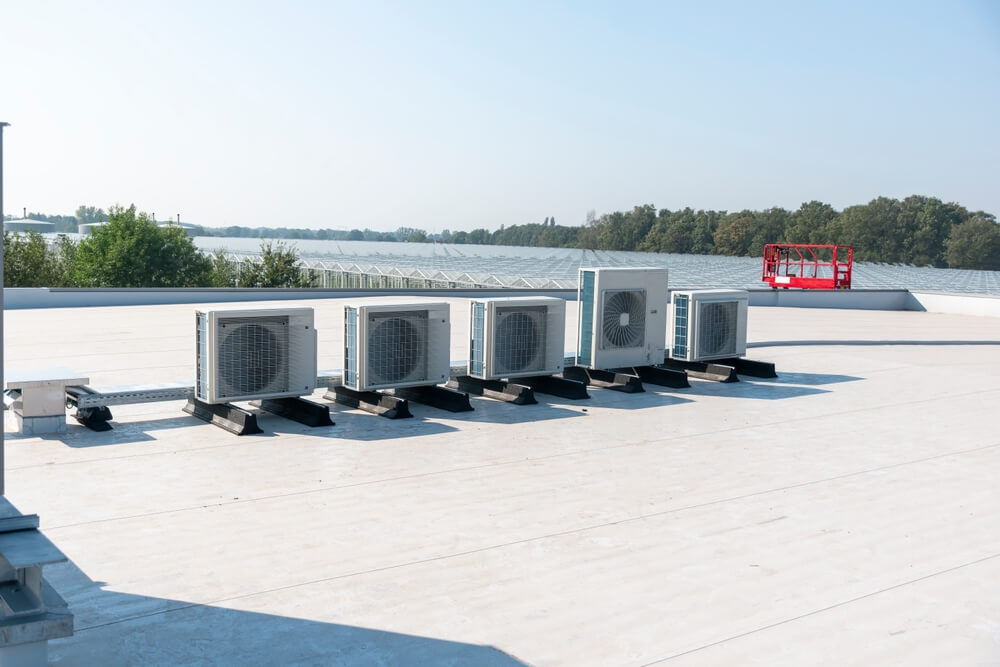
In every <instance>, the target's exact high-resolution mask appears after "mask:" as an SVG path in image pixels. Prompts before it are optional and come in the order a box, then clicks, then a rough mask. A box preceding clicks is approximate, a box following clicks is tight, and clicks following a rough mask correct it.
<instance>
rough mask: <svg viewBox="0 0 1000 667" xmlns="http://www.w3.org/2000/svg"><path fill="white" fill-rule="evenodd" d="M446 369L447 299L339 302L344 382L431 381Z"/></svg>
mask: <svg viewBox="0 0 1000 667" xmlns="http://www.w3.org/2000/svg"><path fill="white" fill-rule="evenodd" d="M450 374H451V322H450V316H449V308H448V304H447V303H417V304H412V303H389V304H386V303H380V304H374V305H360V306H345V308H344V386H345V387H347V388H348V389H353V390H355V391H371V390H374V389H389V388H393V387H414V386H421V385H436V384H441V383H443V382H447V380H448V376H449V375H450Z"/></svg>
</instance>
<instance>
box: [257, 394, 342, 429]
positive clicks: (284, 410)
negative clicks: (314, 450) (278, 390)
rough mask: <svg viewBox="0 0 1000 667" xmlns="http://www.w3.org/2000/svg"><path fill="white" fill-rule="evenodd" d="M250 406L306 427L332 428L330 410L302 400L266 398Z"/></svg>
mask: <svg viewBox="0 0 1000 667" xmlns="http://www.w3.org/2000/svg"><path fill="white" fill-rule="evenodd" d="M250 405H252V406H254V407H256V408H260V409H261V410H266V411H267V412H270V413H272V414H276V415H278V416H279V417H284V418H285V419H291V420H292V421H294V422H298V423H300V424H305V425H306V426H312V427H316V426H333V425H334V424H333V420H331V419H330V408H329V407H327V406H325V405H320V404H319V403H314V402H312V401H310V400H306V399H304V398H268V399H264V400H260V401H250Z"/></svg>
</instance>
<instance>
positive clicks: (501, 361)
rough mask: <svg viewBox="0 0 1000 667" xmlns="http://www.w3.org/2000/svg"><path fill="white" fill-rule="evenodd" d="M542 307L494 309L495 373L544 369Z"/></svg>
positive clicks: (544, 310)
mask: <svg viewBox="0 0 1000 667" xmlns="http://www.w3.org/2000/svg"><path fill="white" fill-rule="evenodd" d="M545 320H546V309H545V307H544V306H532V307H520V308H517V307H514V308H497V310H496V328H495V329H494V335H493V363H494V366H493V368H494V373H496V374H498V375H499V374H504V373H522V372H524V371H532V370H541V369H543V368H545V341H546V338H545V334H546V331H545Z"/></svg>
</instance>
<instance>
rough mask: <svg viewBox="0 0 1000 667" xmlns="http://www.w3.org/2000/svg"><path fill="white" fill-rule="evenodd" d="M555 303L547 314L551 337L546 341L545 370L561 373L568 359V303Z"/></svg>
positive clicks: (557, 301) (550, 306) (560, 301)
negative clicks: (564, 362)
mask: <svg viewBox="0 0 1000 667" xmlns="http://www.w3.org/2000/svg"><path fill="white" fill-rule="evenodd" d="M554 301H555V302H554V303H550V304H549V305H548V312H547V314H546V320H547V327H548V332H549V335H548V338H547V339H546V341H545V368H546V370H547V371H551V372H552V373H559V372H561V371H562V369H563V361H564V360H565V358H566V302H565V301H563V300H562V299H556V300H554Z"/></svg>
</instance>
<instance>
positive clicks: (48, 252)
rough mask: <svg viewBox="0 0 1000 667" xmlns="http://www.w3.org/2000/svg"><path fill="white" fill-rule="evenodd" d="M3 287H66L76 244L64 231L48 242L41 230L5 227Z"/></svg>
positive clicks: (68, 283)
mask: <svg viewBox="0 0 1000 667" xmlns="http://www.w3.org/2000/svg"><path fill="white" fill-rule="evenodd" d="M3 246H4V265H3V281H4V286H6V287H68V286H69V285H70V282H69V270H70V267H71V265H72V261H73V255H74V252H75V249H76V244H75V243H74V242H73V241H72V240H70V239H69V238H68V237H66V236H64V235H60V236H59V240H57V241H56V242H55V244H54V245H52V246H49V245H48V244H47V243H46V242H45V239H44V238H43V237H42V235H41V234H39V233H38V232H34V231H28V232H25V233H24V234H20V233H17V232H14V233H13V234H11V233H10V232H8V231H4V235H3Z"/></svg>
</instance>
